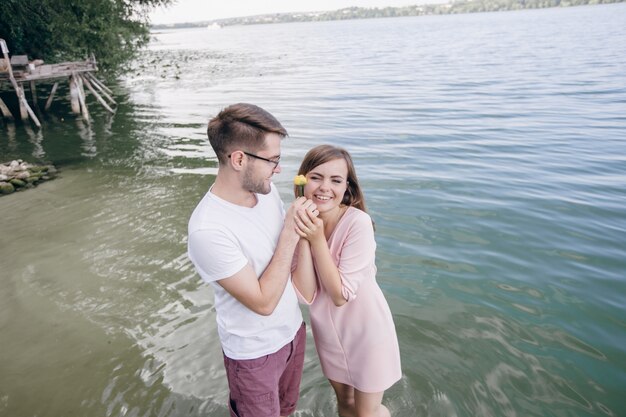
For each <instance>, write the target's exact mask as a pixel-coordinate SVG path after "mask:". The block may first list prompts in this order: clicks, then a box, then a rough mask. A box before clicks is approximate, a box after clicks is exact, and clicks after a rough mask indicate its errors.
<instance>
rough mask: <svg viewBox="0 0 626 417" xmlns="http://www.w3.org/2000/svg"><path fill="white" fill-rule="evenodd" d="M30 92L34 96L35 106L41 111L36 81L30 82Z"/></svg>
mask: <svg viewBox="0 0 626 417" xmlns="http://www.w3.org/2000/svg"><path fill="white" fill-rule="evenodd" d="M30 94H31V95H32V96H33V105H34V106H33V107H35V109H37V111H39V104H37V86H36V85H35V82H34V81H31V82H30Z"/></svg>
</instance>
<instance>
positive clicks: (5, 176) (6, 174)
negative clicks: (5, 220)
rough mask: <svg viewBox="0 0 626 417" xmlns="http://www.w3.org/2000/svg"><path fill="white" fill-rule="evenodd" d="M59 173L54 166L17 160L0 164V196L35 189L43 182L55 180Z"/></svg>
mask: <svg viewBox="0 0 626 417" xmlns="http://www.w3.org/2000/svg"><path fill="white" fill-rule="evenodd" d="M56 173H57V170H56V168H55V167H54V166H53V165H33V164H30V163H28V162H24V161H22V160H21V159H17V160H14V161H10V162H5V163H3V164H0V185H1V188H0V195H4V194H10V193H12V192H14V191H16V190H19V189H23V188H33V187H35V185H37V184H39V183H40V182H42V181H47V180H51V179H53V178H54V177H55V176H56V175H55V174H56Z"/></svg>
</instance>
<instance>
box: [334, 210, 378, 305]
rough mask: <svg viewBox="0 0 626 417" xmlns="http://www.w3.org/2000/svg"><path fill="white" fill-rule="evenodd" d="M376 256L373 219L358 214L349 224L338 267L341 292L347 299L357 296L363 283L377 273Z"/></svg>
mask: <svg viewBox="0 0 626 417" xmlns="http://www.w3.org/2000/svg"><path fill="white" fill-rule="evenodd" d="M364 214H365V213H364ZM375 257H376V240H375V239H374V227H373V226H372V221H371V219H370V217H369V216H368V215H367V214H365V215H361V216H358V217H357V218H356V219H355V221H354V222H352V223H351V224H350V226H349V230H348V232H347V236H346V239H345V241H344V244H343V247H342V249H341V255H340V257H339V265H338V267H337V269H338V270H339V275H340V277H341V293H342V295H343V297H344V298H345V299H346V300H347V301H351V300H353V299H354V298H356V296H357V292H358V290H359V287H360V285H361V283H362V282H363V281H364V280H365V279H367V278H370V277H371V275H372V274H375V273H376V268H375Z"/></svg>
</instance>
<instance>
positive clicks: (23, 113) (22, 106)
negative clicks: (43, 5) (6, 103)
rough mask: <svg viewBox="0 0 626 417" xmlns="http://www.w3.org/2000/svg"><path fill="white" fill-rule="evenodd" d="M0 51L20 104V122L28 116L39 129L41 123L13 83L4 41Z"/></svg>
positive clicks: (22, 93) (7, 51)
mask: <svg viewBox="0 0 626 417" xmlns="http://www.w3.org/2000/svg"><path fill="white" fill-rule="evenodd" d="M0 49H2V55H3V56H4V59H6V60H7V62H8V63H9V79H10V80H11V84H12V85H13V88H14V89H15V94H17V101H18V103H19V104H20V116H21V117H22V120H26V119H28V116H30V118H31V119H33V122H34V123H35V125H37V127H39V128H40V127H41V123H39V119H37V116H35V113H33V110H32V109H31V108H30V106H29V105H28V102H27V101H26V97H24V90H22V88H21V87H20V86H19V84H18V83H17V81H15V77H14V76H13V68H11V61H10V60H9V48H7V44H6V42H5V41H4V39H0ZM24 109H25V110H24Z"/></svg>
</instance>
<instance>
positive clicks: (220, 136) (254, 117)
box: [207, 103, 287, 163]
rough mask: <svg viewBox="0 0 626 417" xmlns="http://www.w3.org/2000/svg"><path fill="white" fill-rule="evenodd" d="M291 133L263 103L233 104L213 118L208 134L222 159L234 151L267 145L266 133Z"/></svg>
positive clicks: (216, 152) (218, 158)
mask: <svg viewBox="0 0 626 417" xmlns="http://www.w3.org/2000/svg"><path fill="white" fill-rule="evenodd" d="M268 133H276V134H277V135H280V136H281V137H285V136H287V130H285V128H284V127H283V126H282V125H281V124H280V122H279V121H278V120H276V118H275V117H274V116H272V115H271V114H270V113H269V112H267V111H265V110H263V109H262V108H260V107H259V106H255V105H254V104H248V103H237V104H232V105H230V106H228V107H226V108H224V109H223V110H222V111H221V112H220V113H219V114H218V115H217V116H215V117H214V118H213V119H211V121H210V122H209V127H208V128H207V135H208V137H209V142H210V143H211V147H212V148H213V150H214V151H215V154H216V155H217V160H218V161H219V162H220V163H225V162H226V160H227V159H228V155H230V154H231V153H232V152H233V151H236V150H238V149H241V150H243V151H246V152H257V151H259V150H261V149H263V147H264V146H265V135H266V134H268Z"/></svg>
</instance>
